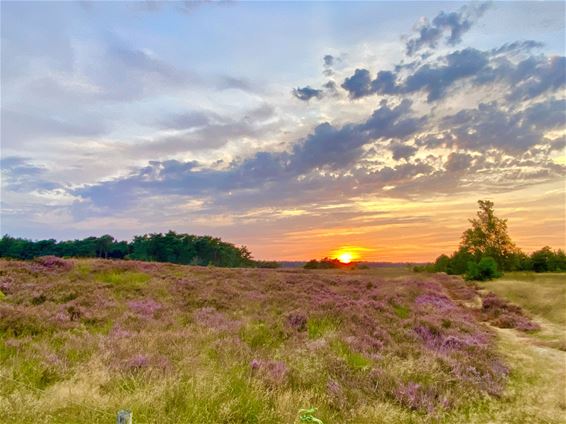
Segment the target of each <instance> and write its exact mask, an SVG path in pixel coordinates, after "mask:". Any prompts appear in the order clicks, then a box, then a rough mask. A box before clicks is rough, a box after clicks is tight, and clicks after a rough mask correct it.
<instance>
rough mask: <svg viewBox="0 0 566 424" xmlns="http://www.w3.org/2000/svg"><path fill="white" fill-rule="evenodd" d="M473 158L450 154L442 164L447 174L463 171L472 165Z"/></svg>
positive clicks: (463, 154)
mask: <svg viewBox="0 0 566 424" xmlns="http://www.w3.org/2000/svg"><path fill="white" fill-rule="evenodd" d="M472 160H473V157H472V156H471V155H469V154H467V153H456V152H452V153H450V154H449V155H448V159H447V160H446V163H445V164H444V168H446V170H447V171H449V172H460V171H465V170H466V169H468V167H469V166H470V165H471V164H472Z"/></svg>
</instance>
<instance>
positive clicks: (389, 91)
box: [341, 43, 566, 103]
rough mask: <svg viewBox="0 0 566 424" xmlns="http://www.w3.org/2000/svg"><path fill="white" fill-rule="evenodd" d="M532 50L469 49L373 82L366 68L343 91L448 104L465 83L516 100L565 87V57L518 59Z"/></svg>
mask: <svg viewBox="0 0 566 424" xmlns="http://www.w3.org/2000/svg"><path fill="white" fill-rule="evenodd" d="M525 46H526V47H525ZM530 47H532V43H527V44H524V43H520V44H517V45H515V46H511V45H509V44H507V45H505V46H504V48H502V49H494V50H491V51H481V50H477V49H474V48H470V47H469V48H465V49H463V50H457V51H454V52H452V53H449V54H446V55H444V56H440V57H435V58H434V59H433V60H432V61H429V62H427V63H424V64H421V65H417V64H416V63H413V64H412V65H411V66H398V67H397V68H398V69H399V71H379V72H378V73H377V76H376V78H374V79H372V77H371V75H370V72H369V71H368V70H367V69H359V68H358V69H356V70H355V71H354V74H353V75H352V76H350V77H347V78H345V80H344V82H343V84H342V86H341V87H342V88H344V89H345V90H346V91H347V92H348V93H349V96H350V98H351V99H358V98H361V97H365V96H369V95H372V94H380V95H410V94H414V93H419V92H425V93H427V101H428V102H429V103H432V102H435V101H438V100H441V99H443V98H444V97H445V96H446V93H447V92H448V90H449V89H450V88H452V87H455V86H457V84H458V83H464V82H467V83H469V84H471V85H472V86H476V87H481V86H488V85H493V84H504V85H505V86H506V87H508V90H509V91H508V95H507V97H508V99H509V100H511V101H523V100H530V99H534V98H536V97H538V96H541V95H543V94H545V93H547V92H549V91H556V90H559V89H561V88H563V87H564V86H565V85H566V57H564V56H551V57H547V56H545V55H537V56H533V55H529V56H528V57H527V58H524V59H521V60H518V61H517V60H514V57H513V56H514V54H515V53H517V52H518V51H520V52H521V53H523V54H524V53H525V52H528V51H529V49H530ZM525 49H526V50H525ZM407 70H408V71H407ZM403 75H404V77H403Z"/></svg>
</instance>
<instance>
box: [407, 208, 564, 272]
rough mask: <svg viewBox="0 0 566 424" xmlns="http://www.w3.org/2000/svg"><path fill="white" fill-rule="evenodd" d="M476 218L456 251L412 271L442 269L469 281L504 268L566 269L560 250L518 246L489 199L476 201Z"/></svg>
mask: <svg viewBox="0 0 566 424" xmlns="http://www.w3.org/2000/svg"><path fill="white" fill-rule="evenodd" d="M478 204H479V211H478V212H477V216H476V218H473V219H470V220H469V221H470V223H471V224H472V226H471V228H469V229H467V230H466V231H465V232H464V233H463V234H462V239H461V242H460V246H459V248H458V250H456V251H455V252H454V253H452V255H450V256H448V255H445V254H443V255H440V256H439V257H438V258H436V261H435V262H434V263H432V264H428V265H423V266H416V267H414V270H415V271H428V272H446V273H447V274H453V275H462V274H463V275H464V276H465V277H466V278H467V279H470V280H488V279H491V278H495V277H498V276H499V275H501V273H502V272H504V271H535V272H560V271H566V254H565V253H564V251H563V250H562V249H558V250H553V249H552V248H550V247H548V246H545V247H543V248H542V249H539V250H537V251H535V252H533V253H531V254H530V255H528V254H526V253H524V252H523V251H522V250H521V249H519V248H518V247H517V246H516V245H515V244H514V243H513V242H512V241H511V238H510V237H509V234H508V233H507V220H506V219H501V218H498V217H497V216H495V212H494V204H493V202H490V201H487V200H480V201H478Z"/></svg>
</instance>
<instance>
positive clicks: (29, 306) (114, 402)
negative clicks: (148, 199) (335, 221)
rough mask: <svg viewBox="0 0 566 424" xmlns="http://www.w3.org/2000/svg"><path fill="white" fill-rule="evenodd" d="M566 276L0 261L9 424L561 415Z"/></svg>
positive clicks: (500, 419) (1, 412)
mask: <svg viewBox="0 0 566 424" xmlns="http://www.w3.org/2000/svg"><path fill="white" fill-rule="evenodd" d="M563 277H564V276H563V275H556V276H551V275H548V276H546V275H543V276H539V275H536V276H533V275H509V276H507V277H506V279H502V280H498V281H495V282H489V283H485V284H483V283H482V285H481V287H479V288H478V287H473V286H471V285H468V284H467V283H465V282H464V281H462V280H461V279H459V278H457V277H450V276H446V275H441V274H413V273H409V272H408V271H406V270H403V269H395V270H367V271H304V270H259V269H221V268H210V267H209V268H206V267H189V266H180V265H171V264H156V263H143V262H134V261H103V260H60V259H55V258H52V259H44V260H40V261H35V262H19V261H1V262H0V291H1V294H0V380H1V383H0V417H1V421H2V422H3V423H4V422H5V423H112V422H115V415H116V412H117V411H118V410H120V409H131V410H132V411H133V413H134V422H135V423H178V422H183V423H199V424H200V423H282V424H291V423H298V422H300V421H299V414H298V411H299V410H300V409H302V408H310V407H315V408H317V410H316V412H314V413H313V415H314V416H315V417H317V418H319V419H321V420H322V421H323V422H324V424H332V423H340V424H343V423H352V424H364V423H367V424H370V423H372V424H373V423H381V422H383V423H424V422H446V423H463V422H467V423H549V422H550V423H559V422H564V421H563V416H564V415H565V414H566V399H565V398H564V386H563V378H561V377H563V376H564V375H565V371H566V370H565V368H564V367H565V365H566V362H565V359H566V356H565V352H564V349H563V347H564V345H563V344H561V339H560V335H563V331H564V327H565V324H566V322H565V321H564V317H563V316H562V315H561V314H560V313H558V312H556V311H558V310H561V311H563V310H564V308H563V303H562V302H563V301H564V296H563V295H564V287H565V285H566V282H565V281H564V278H563ZM519 283H520V284H519ZM489 291H491V292H495V293H497V294H498V295H499V297H497V296H493V295H490V294H488V292H489ZM561 296H562V297H561ZM482 298H483V301H482ZM505 299H507V300H510V301H512V302H514V303H515V304H517V305H519V306H521V307H522V308H523V310H524V311H525V312H523V310H521V309H520V308H517V307H516V306H514V305H510V304H508V303H506V302H505ZM482 305H483V306H482ZM560 307H562V309H558V308H560ZM531 318H532V319H533V320H534V321H531ZM539 325H540V329H539ZM501 327H504V328H501Z"/></svg>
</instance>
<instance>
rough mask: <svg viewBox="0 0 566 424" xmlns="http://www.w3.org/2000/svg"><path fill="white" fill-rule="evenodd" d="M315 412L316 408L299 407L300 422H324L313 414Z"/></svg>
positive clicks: (319, 423) (317, 423)
mask: <svg viewBox="0 0 566 424" xmlns="http://www.w3.org/2000/svg"><path fill="white" fill-rule="evenodd" d="M315 412H316V408H309V409H299V421H300V422H302V423H316V424H324V423H323V422H322V420H320V419H318V418H316V417H315V416H314V415H313V414H314V413H315Z"/></svg>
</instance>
